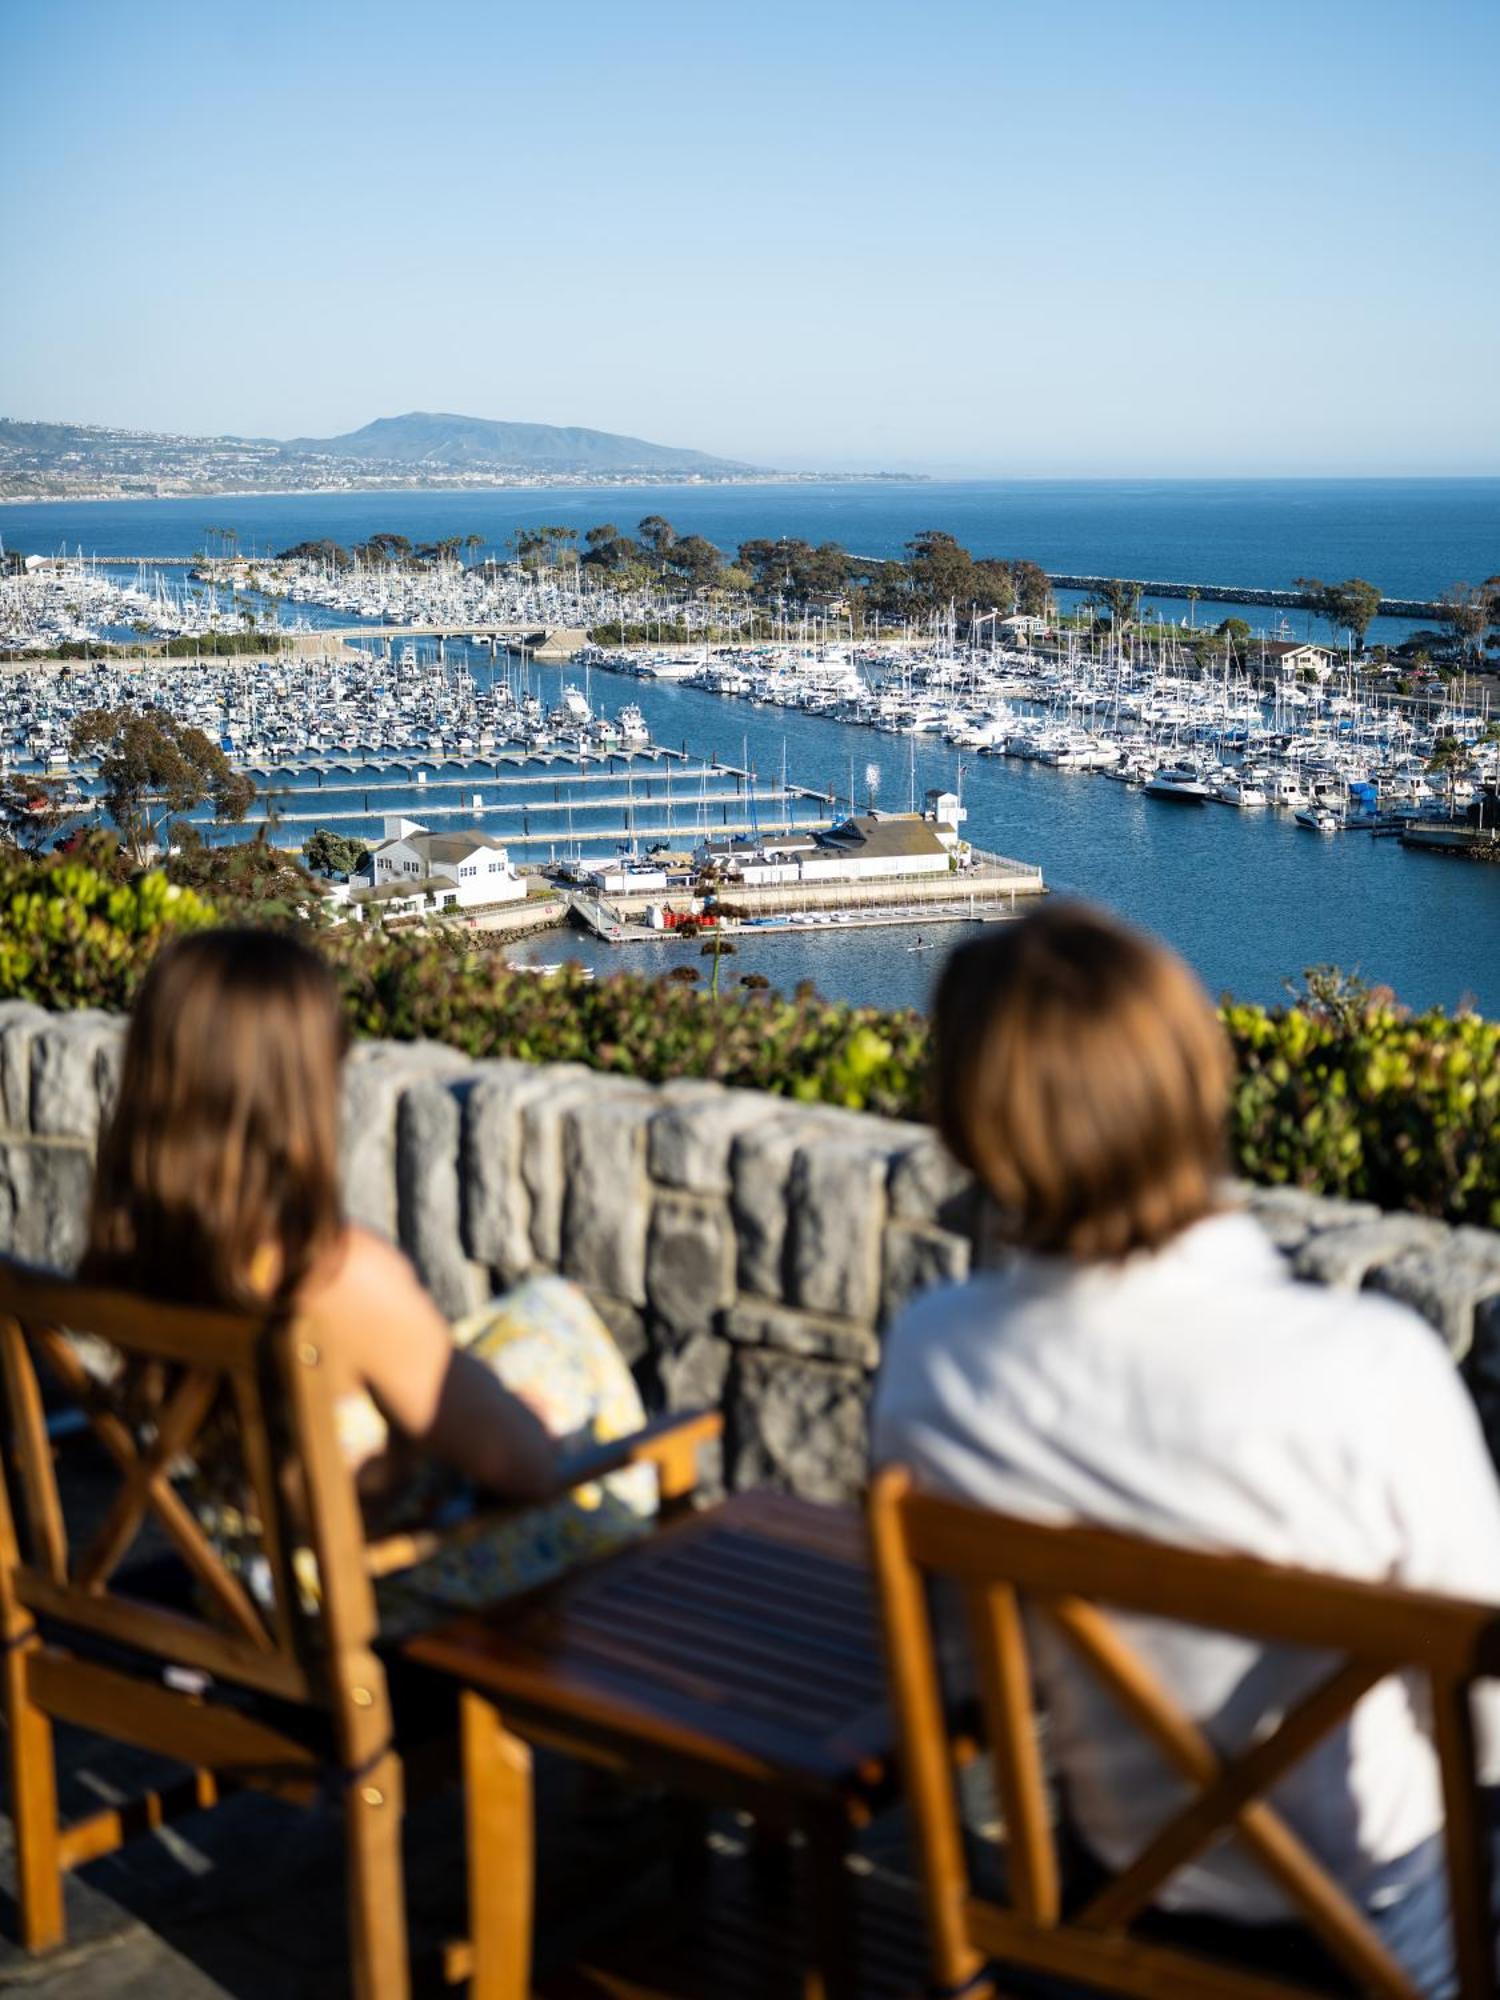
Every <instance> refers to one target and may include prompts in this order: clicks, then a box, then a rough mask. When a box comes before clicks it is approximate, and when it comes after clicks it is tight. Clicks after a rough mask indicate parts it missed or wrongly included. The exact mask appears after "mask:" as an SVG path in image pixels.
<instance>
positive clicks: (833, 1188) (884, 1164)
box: [786, 1134, 888, 1321]
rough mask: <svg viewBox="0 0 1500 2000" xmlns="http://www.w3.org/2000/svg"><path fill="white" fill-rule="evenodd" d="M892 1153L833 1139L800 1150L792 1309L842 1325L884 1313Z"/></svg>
mask: <svg viewBox="0 0 1500 2000" xmlns="http://www.w3.org/2000/svg"><path fill="white" fill-rule="evenodd" d="M887 1169H888V1161H887V1156H886V1154H885V1153H884V1152H882V1151H879V1150H875V1149H872V1148H871V1147H869V1146H867V1145H864V1144H862V1143H861V1142H860V1141H858V1140H850V1139H846V1138H844V1137H843V1136H842V1135H841V1134H840V1135H837V1136H835V1135H833V1134H829V1135H828V1136H826V1137H822V1136H820V1137H818V1138H816V1139H814V1140H813V1141H812V1142H811V1143H810V1144H808V1145H805V1146H803V1147H801V1148H799V1150H798V1153H797V1157H796V1159H795V1160H794V1162H793V1164H792V1173H791V1179H790V1183H789V1185H788V1190H787V1199H788V1208H789V1214H788V1217H787V1253H786V1265H787V1276H788V1279H789V1281H790V1283H789V1292H788V1296H789V1298H790V1299H791V1301H792V1303H793V1304H795V1305H799V1306H805V1307H807V1308H809V1309H810V1310H811V1311H813V1312H825V1313H835V1314H837V1315H838V1316H839V1317H840V1318H842V1319H854V1320H872V1321H873V1320H874V1318H875V1316H876V1314H877V1313H878V1312H879V1310H880V1238H881V1232H882V1230H883V1229H884V1226H885V1182H886V1173H887Z"/></svg>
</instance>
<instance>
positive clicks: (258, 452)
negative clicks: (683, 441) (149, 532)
mask: <svg viewBox="0 0 1500 2000" xmlns="http://www.w3.org/2000/svg"><path fill="white" fill-rule="evenodd" d="M800 476H803V475H797V474H777V473H773V472H765V471H762V470H759V469H757V468H756V467H754V466H749V465H737V464H736V463H735V462H734V461H733V460H731V459H727V458H712V457H710V455H709V454H708V453H707V452H704V451H684V450H682V449H680V448H679V447H677V446H675V445H664V444H648V443H647V442H646V441H645V439H644V438H633V437H617V436H616V435H615V434H614V433H613V432H612V431H588V430H579V429H575V428H572V427H566V428H565V427H562V426H559V425H555V424H505V423H492V422H491V421H490V420H489V419H488V418H485V417H455V416H447V415H434V414H431V413H429V412H427V411H422V410H414V411H412V412H411V413H410V414H409V415H408V416H404V417H379V418H377V419H376V421H375V422H374V423H373V424H366V425H365V427H364V429H363V430H358V431H350V432H348V433H347V434H346V435H345V436H343V437H329V438H288V439H279V438H244V437H194V436H190V435H186V434H180V433H178V434H174V433H171V432H163V431H132V430H116V429H113V428H110V427H108V426H105V425H102V424H63V423H23V422H19V421H16V420H15V419H12V418H5V417H0V500H59V499H80V500H117V499H118V500H131V499H153V498H154V499H160V498H172V497H177V496H181V495H187V494H201V495H203V496H205V497H206V496H207V495H209V494H213V493H307V492H326V491H335V492H338V491H343V492H347V491H349V490H350V489H351V488H356V487H357V488H360V489H362V490H365V491H371V492H374V491H378V490H382V489H388V490H390V491H393V492H401V491H409V490H414V489H417V488H422V487H429V488H430V487H442V486H450V487H473V488H482V487H494V486H507V485H521V486H590V485H611V484H620V485H628V484H630V483H631V482H632V481H633V480H640V479H646V480H663V481H667V482H669V483H670V482H672V481H677V480H687V481H691V480H698V479H704V480H740V479H751V480H763V479H777V478H792V479H794V480H795V479H796V478H798V477H800Z"/></svg>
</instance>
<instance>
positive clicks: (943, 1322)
mask: <svg viewBox="0 0 1500 2000" xmlns="http://www.w3.org/2000/svg"><path fill="white" fill-rule="evenodd" d="M1009 1293H1010V1279H1009V1276H1008V1274H1007V1273H1006V1272H1005V1271H980V1272H977V1273H976V1274H975V1275H974V1276H973V1277H969V1278H963V1279H960V1280H958V1281H956V1282H955V1283H952V1284H947V1285H938V1286H936V1287H934V1289H933V1290H931V1291H927V1292H922V1293H920V1294H919V1295H918V1296H917V1297H916V1298H914V1299H913V1300H912V1301H911V1302H910V1304H909V1305H906V1306H904V1307H903V1308H902V1309H901V1311H900V1312H899V1313H898V1314H897V1315H896V1317H895V1319H894V1320H893V1321H892V1322H891V1325H890V1327H889V1328H888V1329H887V1332H886V1336H885V1352H886V1356H887V1358H888V1359H889V1357H890V1356H891V1355H892V1354H893V1353H898V1354H901V1355H903V1356H912V1355H919V1354H923V1353H932V1352H935V1351H937V1350H938V1349H940V1348H943V1347H946V1346H948V1345H950V1344H951V1343H952V1342H954V1341H956V1340H961V1339H963V1338H964V1336H965V1335H967V1334H968V1333H970V1332H971V1331H972V1330H974V1329H976V1328H980V1327H983V1328H985V1329H987V1330H992V1329H993V1328H994V1326H995V1323H996V1319H997V1316H998V1315H1000V1314H1002V1313H1003V1312H1004V1311H1005V1307H1006V1302H1007V1299H1008V1297H1009Z"/></svg>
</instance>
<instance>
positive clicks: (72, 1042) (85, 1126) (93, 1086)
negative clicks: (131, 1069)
mask: <svg viewBox="0 0 1500 2000" xmlns="http://www.w3.org/2000/svg"><path fill="white" fill-rule="evenodd" d="M124 1034H125V1024H124V1022H123V1021H122V1020H121V1019H120V1018H119V1016H118V1015H110V1014H99V1013H95V1012H94V1011H93V1010H92V1009H86V1010H82V1011H80V1012H78V1013H76V1014H54V1015H53V1016H52V1017H51V1018H50V1019H49V1020H48V1022H47V1023H46V1025H45V1026H44V1027H42V1028H39V1029H38V1030H37V1031H36V1032H35V1034H33V1036H32V1038H31V1130H32V1131H33V1132H34V1133H36V1134H37V1135H38V1136H43V1137H46V1138H50V1139H82V1140H84V1141H85V1142H86V1143H87V1144H89V1145H93V1144H94V1143H95V1141H96V1140H97V1138H98V1136H99V1117H100V1105H101V1102H102V1100H103V1099H104V1098H106V1097H112V1095H113V1090H114V1083H115V1080H116V1078H117V1077H118V1073H119V1072H118V1063H119V1050H120V1046H121V1044H122V1042H123V1038H124Z"/></svg>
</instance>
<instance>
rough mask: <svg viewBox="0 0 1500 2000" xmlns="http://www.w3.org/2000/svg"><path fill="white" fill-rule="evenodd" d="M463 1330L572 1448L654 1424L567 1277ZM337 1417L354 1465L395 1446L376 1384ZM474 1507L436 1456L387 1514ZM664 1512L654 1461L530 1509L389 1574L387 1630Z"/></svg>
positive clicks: (562, 1562) (485, 1600) (499, 1586)
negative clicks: (658, 1507) (390, 1443)
mask: <svg viewBox="0 0 1500 2000" xmlns="http://www.w3.org/2000/svg"><path fill="white" fill-rule="evenodd" d="M453 1337H454V1340H455V1341H456V1343H457V1344H458V1346H460V1347H462V1348H464V1349H465V1350H466V1351H467V1352H468V1353H469V1354H471V1355H473V1356H474V1358H475V1359H476V1360H478V1361H482V1362H483V1363H484V1364H485V1366H486V1367H487V1368H490V1369H492V1370H493V1372H494V1374H495V1375H496V1376H497V1377H498V1379H499V1380H500V1381H501V1383H503V1384H504V1386H505V1387H506V1388H507V1389H509V1390H510V1392H511V1393H512V1395H516V1396H520V1397H522V1398H523V1399H524V1400H525V1401H526V1402H527V1403H529V1404H530V1406H531V1407H532V1409H533V1410H535V1411H536V1413H537V1415H538V1416H539V1417H540V1418H541V1420H542V1422H543V1423H544V1424H545V1425H546V1427H547V1429H548V1430H549V1431H550V1432H551V1433H552V1435H553V1437H554V1438H556V1439H557V1440H558V1441H559V1443H560V1444H561V1445H562V1447H563V1448H564V1450H566V1451H569V1452H578V1451H582V1450H584V1449H586V1448H587V1447H588V1446H589V1445H591V1444H610V1443H613V1442H614V1441H615V1440H616V1439H618V1438H622V1437H628V1436H629V1434H630V1433H631V1432H632V1431H635V1430H639V1428H640V1427H641V1425H642V1424H643V1423H644V1422H645V1411H644V1409H643V1407H642V1404H641V1398H640V1392H639V1390H638V1389H637V1388H636V1385H635V1380H634V1377H633V1376H632V1375H631V1373H630V1370H629V1368H627V1367H626V1365H625V1359H624V1356H623V1355H622V1354H621V1353H620V1350H619V1348H618V1347H617V1346H616V1345H615V1342H614V1339H613V1337H612V1336H611V1334H610V1332H609V1329H608V1328H607V1327H606V1326H605V1325H604V1323H603V1321H602V1320H601V1319H600V1318H599V1316H598V1314H597V1313H596V1312H595V1311H594V1309H593V1307H592V1306H591V1305H590V1304H589V1301H588V1299H587V1298H586V1297H585V1295H584V1294H583V1293H582V1292H581V1291H580V1290H579V1289H578V1287H577V1286H576V1285H572V1284H570V1283H568V1281H567V1280H566V1279H564V1278H554V1277H538V1278H529V1279H527V1280H526V1281H525V1282H524V1283H522V1284H521V1285H518V1286H517V1287H516V1288H515V1289H514V1290H513V1291H510V1292H507V1293H505V1294H504V1296H503V1297H500V1298H497V1299H492V1300H491V1301H490V1303H489V1304H488V1305H486V1306H482V1307H481V1308H480V1309H479V1311H478V1312H476V1313H472V1314H471V1315H470V1316H469V1317H468V1318H467V1319H465V1320H461V1321H460V1322H459V1324H458V1325H457V1326H455V1327H454V1329H453ZM336 1418H337V1423H338V1432H339V1442H340V1444H341V1445H342V1447H343V1449H344V1451H345V1454H346V1455H347V1456H348V1458H349V1459H350V1460H351V1462H354V1463H358V1462H361V1461H363V1460H366V1459H368V1458H371V1457H373V1456H375V1455H376V1454H378V1453H379V1452H381V1451H383V1450H384V1449H385V1447H386V1445H387V1442H388V1439H389V1431H388V1427H387V1425H386V1421H385V1418H384V1417H383V1416H382V1415H381V1413H380V1410H379V1409H378V1407H377V1406H376V1404H375V1402H374V1400H373V1398H371V1397H370V1396H369V1395H367V1394H366V1393H365V1392H364V1391H362V1390H361V1391H356V1392H355V1393H354V1394H352V1395H347V1396H344V1397H342V1398H340V1401H339V1403H338V1406H337V1410H336ZM472 1504H474V1503H473V1496H472V1495H471V1494H469V1493H468V1491H467V1489H465V1488H464V1487H463V1485H462V1482H460V1481H459V1480H458V1479H457V1478H456V1477H455V1476H454V1475H452V1474H449V1473H447V1472H446V1471H445V1470H444V1469H443V1468H442V1467H441V1466H437V1465H435V1464H432V1463H431V1462H428V1463H426V1464H424V1465H423V1466H422V1467H421V1468H420V1469H419V1470H418V1471H417V1472H416V1473H415V1474H414V1475H413V1477H412V1479H411V1480H410V1482H409V1484H408V1486H407V1488H406V1490H405V1491H403V1492H402V1493H401V1494H400V1495H399V1496H398V1497H397V1499H396V1500H395V1502H394V1504H393V1505H390V1506H388V1509H387V1511H389V1512H390V1513H391V1514H393V1515H401V1514H406V1515H411V1514H413V1513H421V1514H424V1515H426V1516H428V1517H431V1516H432V1515H433V1513H434V1512H435V1511H436V1512H438V1513H440V1515H441V1516H442V1517H444V1518H458V1517H459V1516H460V1515H461V1513H462V1511H463V1510H464V1509H465V1508H466V1507H467V1506H469V1505H472ZM655 1513H656V1475H655V1473H654V1471H653V1470H652V1468H651V1467H650V1466H647V1465H641V1466H632V1467H631V1468H630V1469H629V1470H628V1471H625V1472H617V1473H612V1474H611V1475H610V1477H609V1478H607V1479H604V1480H599V1481H596V1482H595V1483H593V1484H591V1485H588V1486H582V1487H579V1488H577V1489H575V1490H574V1491H573V1492H572V1493H569V1494H566V1495H564V1496H563V1497H562V1498H561V1499H558V1500H553V1501H550V1502H547V1503H546V1504H544V1505H539V1506H536V1507H532V1508H528V1509H527V1511H526V1513H525V1514H524V1516H522V1517H521V1518H520V1519H519V1520H516V1521H513V1522H509V1523H507V1524H506V1525H505V1526H503V1527H501V1528H499V1529H497V1530H496V1532H495V1533H494V1534H493V1535H488V1536H485V1537H483V1538H482V1539H480V1540H478V1541H473V1542H467V1543H464V1544H462V1545H461V1546H459V1547H457V1548H454V1549H451V1550H449V1551H447V1552H446V1553H444V1554H442V1555H438V1556H434V1557H432V1558H431V1559H430V1560H428V1561H427V1562H424V1563H420V1564H418V1565H417V1566H416V1567H415V1568H413V1569H409V1570H404V1571H402V1572H400V1573H399V1574H398V1575H396V1576H393V1577H389V1578H385V1579H383V1580H382V1581H381V1582H380V1583H379V1584H378V1585H377V1586H376V1596H377V1600H378V1603H379V1607H380V1627H381V1631H382V1632H383V1633H387V1634H399V1633H403V1632H410V1631H412V1630H413V1629H415V1628H416V1627H418V1626H420V1625H423V1624H429V1623H431V1622H432V1620H433V1619H434V1618H435V1617H436V1616H438V1615H440V1614H441V1613H444V1612H451V1611H454V1610H467V1609H474V1608H476V1607H478V1606H480V1605H484V1604H493V1603H494V1602H495V1601H496V1600H497V1599H499V1598H504V1597H511V1596H514V1595H515V1594H516V1593H517V1592H518V1591H522V1590H529V1589H531V1588H532V1586H533V1585H535V1584H539V1583H545V1582H547V1581H548V1580H549V1579H550V1578H552V1577H554V1576H557V1575H558V1574H559V1573H560V1572H561V1571H563V1570H565V1569H568V1568H571V1567H572V1565H573V1564H575V1563H578V1562H582V1561H585V1560H587V1559H588V1558H590V1557H593V1556H597V1555H601V1554H603V1553H605V1552H606V1551H607V1550H609V1549H611V1548H614V1547H616V1546H618V1545H619V1544H620V1543H621V1542H624V1541H627V1540H629V1539H630V1538H632V1537H633V1536H635V1535H638V1534H640V1533H641V1532H642V1531H643V1529H644V1528H646V1527H647V1526H648V1525H649V1523H650V1522H651V1520H652V1518H653V1517H654V1515H655Z"/></svg>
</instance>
